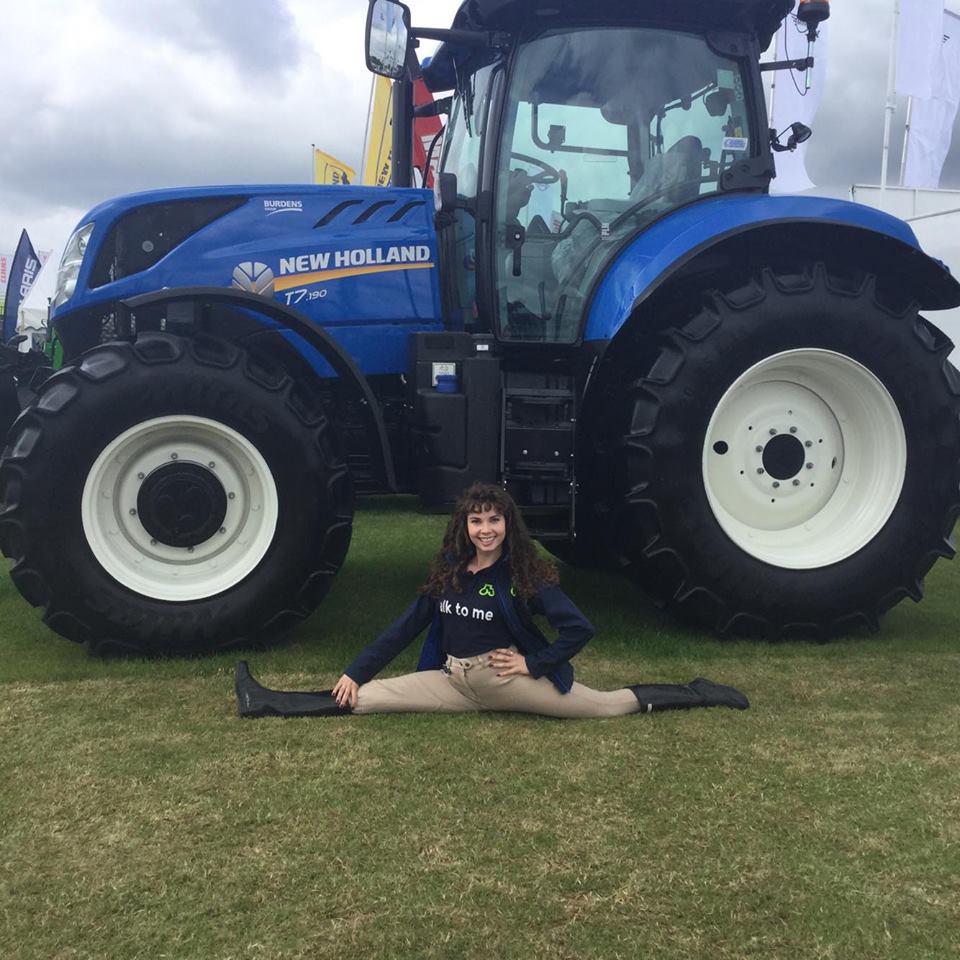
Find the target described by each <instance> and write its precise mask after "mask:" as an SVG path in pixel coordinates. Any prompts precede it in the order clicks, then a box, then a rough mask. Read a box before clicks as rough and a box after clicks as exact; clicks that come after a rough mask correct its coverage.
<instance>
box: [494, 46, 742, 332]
mask: <svg viewBox="0 0 960 960" xmlns="http://www.w3.org/2000/svg"><path fill="white" fill-rule="evenodd" d="M748 117H749V112H748V105H747V104H746V102H745V99H744V85H743V82H742V75H741V69H740V65H739V64H738V62H737V61H735V60H731V59H728V58H726V57H724V56H722V55H719V54H717V53H715V52H713V51H712V50H711V49H710V47H709V46H708V45H707V42H706V40H705V39H704V38H703V37H701V36H696V35H693V34H685V33H676V32H671V31H667V30H655V29H648V28H630V27H617V28H591V29H584V28H582V27H580V28H577V29H576V30H571V31H555V32H550V33H546V34H543V35H541V36H539V37H537V38H535V39H533V40H531V41H529V42H527V43H525V44H523V45H522V46H521V47H520V49H519V51H518V56H517V58H516V61H515V65H514V69H513V72H512V77H511V80H510V87H509V90H508V93H507V97H506V105H505V115H504V125H503V138H504V139H503V147H502V148H501V152H500V158H499V170H498V177H497V183H498V192H497V199H496V216H497V225H496V226H497V232H496V251H495V253H496V255H495V257H494V273H495V279H496V286H497V295H498V298H499V325H500V334H501V336H502V337H505V338H507V339H515V340H539V341H554V342H570V341H573V340H575V339H576V337H577V335H578V332H579V326H580V318H581V315H582V312H583V309H584V301H585V299H586V297H587V296H588V295H589V293H590V289H591V287H592V285H593V283H594V280H595V279H596V277H597V274H598V272H599V271H600V269H601V268H602V267H603V264H604V263H605V262H606V261H607V258H608V257H609V256H610V254H611V253H612V251H613V250H614V249H615V248H617V247H618V246H619V245H620V244H621V243H622V242H623V241H624V240H625V239H626V238H627V237H628V236H629V235H631V234H633V233H635V232H636V231H637V230H639V229H640V228H641V227H642V226H643V225H644V224H645V223H648V222H649V221H651V220H653V219H654V218H655V217H658V216H660V215H662V214H663V213H664V212H666V211H668V210H670V209H671V208H674V207H677V206H679V205H681V204H684V203H687V202H689V201H691V200H693V199H695V198H696V197H698V196H701V195H702V194H706V193H712V192H714V191H716V190H717V189H718V184H719V180H720V176H721V173H722V171H723V170H724V169H725V168H726V167H728V166H729V165H730V164H732V163H733V162H735V161H737V160H742V159H743V158H744V157H748V156H751V155H752V154H753V153H754V148H755V145H754V143H753V141H752V140H751V135H752V134H753V133H754V132H753V131H751V130H750V129H749V125H748Z"/></svg>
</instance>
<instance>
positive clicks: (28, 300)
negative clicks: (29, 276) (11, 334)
mask: <svg viewBox="0 0 960 960" xmlns="http://www.w3.org/2000/svg"><path fill="white" fill-rule="evenodd" d="M59 265H60V258H59V257H47V261H46V263H44V265H43V266H42V267H41V268H40V272H39V273H38V274H37V276H36V279H34V281H33V286H32V287H31V288H30V290H29V291H28V293H27V295H26V296H25V297H24V298H23V300H22V301H21V302H20V306H19V307H18V308H17V333H25V334H26V335H27V339H26V341H25V342H24V343H22V344H21V345H20V349H21V350H24V351H26V350H29V349H30V347H31V346H34V345H36V346H37V347H39V346H40V343H39V341H40V340H41V339H42V336H43V332H44V331H45V330H46V329H47V314H48V307H49V303H50V300H51V299H52V298H53V292H54V289H55V288H56V285H57V268H58V267H59ZM34 340H36V341H37V342H36V344H34Z"/></svg>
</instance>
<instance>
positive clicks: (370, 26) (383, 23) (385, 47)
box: [367, 0, 410, 80]
mask: <svg viewBox="0 0 960 960" xmlns="http://www.w3.org/2000/svg"><path fill="white" fill-rule="evenodd" d="M409 32H410V10H409V9H408V8H407V7H406V6H404V4H402V3H398V2H397V0H371V3H370V9H369V10H368V11H367V69H368V70H370V71H371V72H372V73H376V74H379V75H380V76H381V77H389V78H390V79H391V80H399V79H400V78H401V77H402V76H403V73H404V71H405V70H406V67H407V40H408V37H409Z"/></svg>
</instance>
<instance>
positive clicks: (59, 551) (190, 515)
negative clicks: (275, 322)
mask: <svg viewBox="0 0 960 960" xmlns="http://www.w3.org/2000/svg"><path fill="white" fill-rule="evenodd" d="M0 498H2V502H3V509H2V512H0V547H2V549H3V552H4V553H5V554H6V555H7V556H8V557H10V558H11V559H12V560H13V561H14V563H13V566H12V569H11V577H12V579H13V581H14V583H15V584H16V585H17V587H18V588H19V590H20V592H21V593H22V594H23V595H24V596H25V597H26V598H27V599H28V600H29V601H30V602H31V603H33V604H34V605H35V606H42V607H44V609H45V613H44V622H45V623H47V624H48V625H49V626H50V627H51V628H52V629H54V630H56V631H57V632H58V633H60V634H62V635H63V636H66V637H68V638H70V639H71V640H76V641H86V642H89V643H90V644H91V646H92V648H93V649H94V650H96V651H99V652H119V651H127V652H137V653H144V654H162V653H195V652H201V651H209V650H213V649H222V648H225V647H230V646H241V645H249V644H263V643H270V642H274V641H276V640H279V639H281V638H282V637H283V636H285V635H286V633H288V632H289V630H290V629H291V628H292V627H293V626H295V625H296V624H297V623H299V622H300V621H301V620H302V619H303V618H304V617H306V616H307V615H308V614H309V613H310V612H311V611H312V610H313V609H314V608H315V607H316V605H317V604H318V603H319V602H320V600H321V599H322V598H323V596H324V594H325V593H326V592H327V589H328V588H329V585H330V583H331V581H332V578H333V576H334V575H335V574H336V572H337V570H338V569H339V567H340V564H341V562H342V561H343V558H344V556H345V554H346V551H347V547H348V545H349V542H350V534H351V527H352V489H351V484H350V480H349V476H348V473H347V470H346V467H345V465H344V463H343V461H342V459H341V458H340V456H339V454H338V453H337V448H336V443H335V440H334V437H333V432H332V428H331V425H330V423H329V421H328V419H327V417H326V416H325V413H324V409H323V405H322V402H321V399H320V397H319V395H318V393H317V392H316V391H315V389H314V388H313V387H312V386H311V385H309V384H306V383H302V382H294V381H293V380H292V379H291V378H290V377H289V376H287V375H286V373H285V371H284V370H283V369H282V368H280V367H274V366H271V365H269V364H266V363H263V362H261V361H258V360H256V359H255V358H252V357H251V356H249V355H247V354H246V353H245V352H244V351H243V350H241V349H239V348H237V347H235V346H233V345H230V344H227V343H224V342H222V341H218V340H206V339H204V340H195V341H194V340H185V339H181V338H177V337H171V336H166V335H158V334H153V335H145V336H143V337H141V338H140V339H138V340H137V341H136V342H135V343H119V342H118V343H110V344H106V345H104V346H102V347H98V348H95V349H93V350H91V351H89V352H88V353H86V354H84V355H83V356H82V357H81V358H80V359H79V360H78V362H77V363H76V365H74V366H70V367H67V368H65V369H64V370H62V371H61V372H59V373H57V374H55V375H54V376H53V377H51V378H50V379H49V380H48V381H47V382H46V383H45V384H44V385H43V387H42V388H41V390H40V394H39V397H38V400H37V403H36V404H35V405H34V406H33V407H31V408H30V409H28V410H27V411H25V412H24V413H23V414H22V415H21V417H20V418H19V419H18V421H17V422H16V423H15V424H14V426H13V429H12V430H11V434H10V438H9V445H8V447H7V449H6V450H5V452H4V458H3V462H2V466H0Z"/></svg>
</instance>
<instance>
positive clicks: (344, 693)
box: [331, 674, 360, 710]
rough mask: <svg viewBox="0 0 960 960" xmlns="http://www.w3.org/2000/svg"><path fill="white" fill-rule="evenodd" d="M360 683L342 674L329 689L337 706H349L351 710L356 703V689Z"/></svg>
mask: <svg viewBox="0 0 960 960" xmlns="http://www.w3.org/2000/svg"><path fill="white" fill-rule="evenodd" d="M359 689H360V685H359V684H358V683H357V681H356V680H352V679H351V678H350V677H348V676H347V675H346V674H344V675H343V676H342V677H341V678H340V679H339V680H338V681H337V682H336V684H335V686H334V688H333V690H332V691H331V692H332V694H333V697H334V699H335V700H336V701H337V706H338V707H349V708H350V709H351V710H353V709H354V708H355V707H356V705H357V691H358V690H359Z"/></svg>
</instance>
